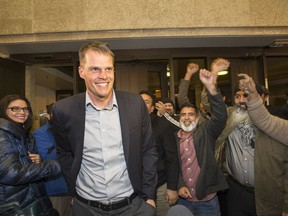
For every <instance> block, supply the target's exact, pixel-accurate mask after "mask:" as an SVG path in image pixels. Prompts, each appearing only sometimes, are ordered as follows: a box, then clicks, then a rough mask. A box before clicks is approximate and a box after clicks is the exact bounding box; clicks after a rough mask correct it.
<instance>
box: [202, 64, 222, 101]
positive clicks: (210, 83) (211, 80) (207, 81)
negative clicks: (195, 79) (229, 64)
mask: <svg viewBox="0 0 288 216" xmlns="http://www.w3.org/2000/svg"><path fill="white" fill-rule="evenodd" d="M199 78H200V80H201V82H202V83H203V85H205V87H206V89H207V90H208V91H209V93H210V94H211V95H216V94H217V92H218V91H217V87H216V83H217V74H215V73H211V72H210V71H208V70H206V69H201V70H200V73H199Z"/></svg>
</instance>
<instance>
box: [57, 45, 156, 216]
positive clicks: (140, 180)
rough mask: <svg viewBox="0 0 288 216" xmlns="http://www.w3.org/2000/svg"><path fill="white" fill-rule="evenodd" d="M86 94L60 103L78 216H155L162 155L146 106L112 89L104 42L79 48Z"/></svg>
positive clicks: (64, 155)
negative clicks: (158, 168)
mask: <svg viewBox="0 0 288 216" xmlns="http://www.w3.org/2000/svg"><path fill="white" fill-rule="evenodd" d="M79 60H80V66H79V75H80V77H81V78H83V79H84V81H85V85H86V88H87V90H86V93H81V94H77V95H74V96H72V97H69V98H66V99H63V100H60V101H58V102H56V103H55V105H54V108H53V117H54V119H53V129H54V132H55V138H56V143H57V155H58V156H57V157H58V160H59V162H60V164H61V168H62V171H63V173H64V176H65V177H66V179H67V181H68V185H69V192H70V193H71V194H73V195H75V198H74V200H73V215H103V213H105V212H106V213H105V214H109V215H143V216H144V215H145V216H146V215H151V216H152V215H154V214H155V201H154V200H155V190H156V186H157V153H156V148H155V140H154V137H153V134H152V128H151V123H150V117H149V113H148V110H147V108H146V105H145V103H144V101H143V100H142V98H141V97H140V96H139V95H137V94H132V93H127V92H121V91H116V90H113V83H114V54H113V52H112V51H111V50H110V49H109V47H108V46H107V45H106V44H105V43H101V42H90V43H88V44H87V45H85V46H83V47H82V48H80V50H79Z"/></svg>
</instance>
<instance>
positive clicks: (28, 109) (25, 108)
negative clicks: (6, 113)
mask: <svg viewBox="0 0 288 216" xmlns="http://www.w3.org/2000/svg"><path fill="white" fill-rule="evenodd" d="M7 109H11V110H12V112H17V113H18V112H20V111H21V110H23V112H24V113H28V112H29V111H30V108H29V107H18V106H13V107H8V108H7Z"/></svg>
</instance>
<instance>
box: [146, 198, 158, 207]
mask: <svg viewBox="0 0 288 216" xmlns="http://www.w3.org/2000/svg"><path fill="white" fill-rule="evenodd" d="M146 203H148V204H149V205H151V206H153V207H154V208H156V204H155V201H154V200H152V199H147V200H146Z"/></svg>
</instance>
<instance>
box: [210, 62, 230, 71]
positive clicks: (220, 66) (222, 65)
mask: <svg viewBox="0 0 288 216" xmlns="http://www.w3.org/2000/svg"><path fill="white" fill-rule="evenodd" d="M229 66H230V62H229V61H228V60H227V59H224V58H217V59H215V60H214V61H213V62H212V63H211V72H212V73H216V74H217V73H218V72H219V71H223V70H227V69H228V67H229Z"/></svg>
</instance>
